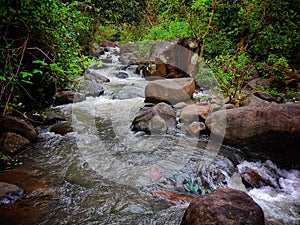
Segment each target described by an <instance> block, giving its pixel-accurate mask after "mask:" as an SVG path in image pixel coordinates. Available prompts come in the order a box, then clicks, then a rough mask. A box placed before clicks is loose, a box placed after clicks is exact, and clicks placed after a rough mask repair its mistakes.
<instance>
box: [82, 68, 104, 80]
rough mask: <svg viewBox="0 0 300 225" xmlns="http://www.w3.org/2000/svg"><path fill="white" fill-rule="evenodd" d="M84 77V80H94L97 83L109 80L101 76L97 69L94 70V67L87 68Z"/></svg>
mask: <svg viewBox="0 0 300 225" xmlns="http://www.w3.org/2000/svg"><path fill="white" fill-rule="evenodd" d="M84 78H85V79H86V80H90V81H95V82H97V83H107V82H110V80H109V79H108V78H107V77H105V76H103V75H102V74H101V73H99V71H98V70H94V69H88V70H87V71H86V73H85V74H84Z"/></svg>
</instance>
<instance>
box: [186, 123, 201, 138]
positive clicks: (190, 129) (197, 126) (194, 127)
mask: <svg viewBox="0 0 300 225" xmlns="http://www.w3.org/2000/svg"><path fill="white" fill-rule="evenodd" d="M205 130H206V126H205V123H203V122H196V121H195V122H192V123H191V124H190V125H189V126H187V127H186V128H185V130H184V131H185V133H187V134H189V135H193V136H199V134H200V133H201V132H203V131H205Z"/></svg>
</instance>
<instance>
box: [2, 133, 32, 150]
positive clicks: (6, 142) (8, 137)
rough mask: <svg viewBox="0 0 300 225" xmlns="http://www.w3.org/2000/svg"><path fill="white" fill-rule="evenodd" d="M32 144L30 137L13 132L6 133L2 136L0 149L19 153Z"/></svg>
mask: <svg viewBox="0 0 300 225" xmlns="http://www.w3.org/2000/svg"><path fill="white" fill-rule="evenodd" d="M30 144H31V142H30V141H29V140H28V139H26V138H24V137H22V136H21V135H19V134H15V133H11V132H7V133H4V134H3V135H2V137H1V138H0V149H2V150H4V151H6V152H8V153H11V154H14V153H17V152H18V151H20V150H22V149H24V148H25V147H26V146H27V145H30Z"/></svg>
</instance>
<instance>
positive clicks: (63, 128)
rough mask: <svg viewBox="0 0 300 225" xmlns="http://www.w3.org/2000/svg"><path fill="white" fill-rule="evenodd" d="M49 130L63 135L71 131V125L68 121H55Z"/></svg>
mask: <svg viewBox="0 0 300 225" xmlns="http://www.w3.org/2000/svg"><path fill="white" fill-rule="evenodd" d="M50 131H51V132H54V133H56V134H60V135H65V134H67V133H70V132H73V127H72V126H71V124H70V123H68V122H63V123H57V124H55V125H53V126H52V127H51V129H50Z"/></svg>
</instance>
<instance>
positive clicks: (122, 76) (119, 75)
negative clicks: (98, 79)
mask: <svg viewBox="0 0 300 225" xmlns="http://www.w3.org/2000/svg"><path fill="white" fill-rule="evenodd" d="M115 76H116V77H117V78H120V79H126V78H128V77H129V75H128V73H127V72H124V71H119V72H117V73H116V74H115Z"/></svg>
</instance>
